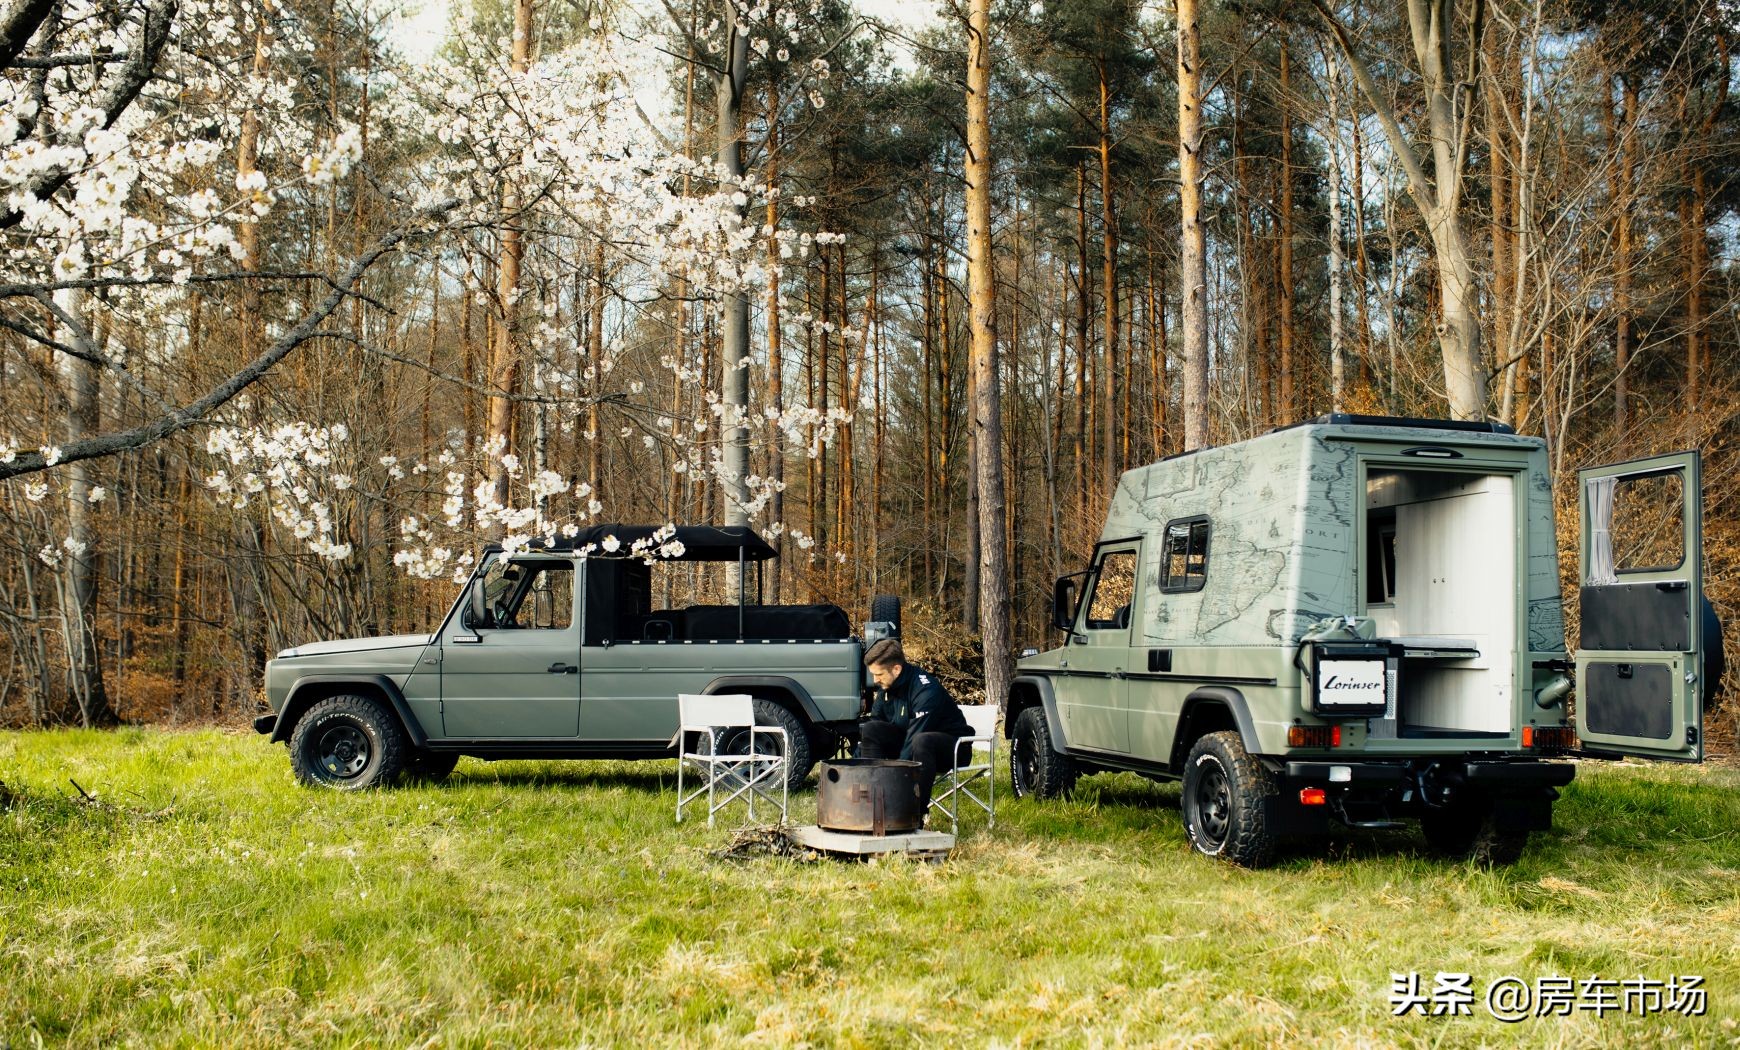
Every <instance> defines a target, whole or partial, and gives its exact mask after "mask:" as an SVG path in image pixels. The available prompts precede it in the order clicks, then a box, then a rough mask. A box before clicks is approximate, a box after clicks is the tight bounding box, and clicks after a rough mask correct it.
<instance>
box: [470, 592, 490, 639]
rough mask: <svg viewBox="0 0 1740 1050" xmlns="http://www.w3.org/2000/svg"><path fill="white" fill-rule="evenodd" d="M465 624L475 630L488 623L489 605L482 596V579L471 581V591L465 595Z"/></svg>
mask: <svg viewBox="0 0 1740 1050" xmlns="http://www.w3.org/2000/svg"><path fill="white" fill-rule="evenodd" d="M465 613H466V615H465V626H466V627H469V628H470V629H471V630H473V631H475V630H478V629H480V628H483V627H487V626H488V625H489V607H488V606H487V605H486V604H485V602H484V598H483V581H482V580H472V581H471V593H470V594H469V595H467V596H466V602H465Z"/></svg>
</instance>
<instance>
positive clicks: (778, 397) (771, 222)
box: [767, 86, 785, 605]
mask: <svg viewBox="0 0 1740 1050" xmlns="http://www.w3.org/2000/svg"><path fill="white" fill-rule="evenodd" d="M775 97H776V96H775V91H774V88H773V87H771V86H769V87H768V89H767V184H768V186H770V187H773V186H777V185H779V183H778V177H779V120H778V113H777V112H775ZM767 228H768V229H769V230H777V229H779V197H778V195H777V194H774V193H769V194H768V195H767ZM780 269H781V267H780V258H779V242H778V241H777V240H776V239H775V238H773V237H769V238H768V239H767V273H768V278H767V384H768V391H767V401H768V405H769V406H770V407H771V408H772V409H773V411H774V412H775V413H776V414H777V415H780V416H783V414H784V413H785V357H784V343H783V342H782V340H781V332H780V328H779V324H780V321H779V278H780ZM783 437H784V431H783V430H781V429H780V427H779V425H778V424H777V423H775V425H773V426H770V427H768V428H767V459H768V476H769V477H770V478H771V479H772V481H773V494H772V496H771V497H770V499H769V503H768V520H769V521H770V522H772V523H773V524H774V525H776V526H779V525H783V523H784V522H785V492H784V488H785V443H784V441H783ZM783 565H784V559H783V558H781V559H775V560H774V563H773V565H772V566H771V568H772V577H773V579H772V580H771V581H770V582H771V586H770V588H769V592H770V593H769V596H768V601H769V602H771V603H772V604H774V605H778V604H780V596H781V594H782V593H783V588H782V587H781V586H780V584H781V581H782V578H783V577H784V575H785V570H784V568H783Z"/></svg>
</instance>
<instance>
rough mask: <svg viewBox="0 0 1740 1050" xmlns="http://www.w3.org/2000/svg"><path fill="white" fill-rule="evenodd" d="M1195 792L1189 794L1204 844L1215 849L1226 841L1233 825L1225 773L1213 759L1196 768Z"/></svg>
mask: <svg viewBox="0 0 1740 1050" xmlns="http://www.w3.org/2000/svg"><path fill="white" fill-rule="evenodd" d="M1196 769H1197V777H1196V790H1195V791H1193V792H1191V796H1190V799H1191V809H1193V810H1194V811H1195V815H1196V826H1197V828H1198V829H1199V831H1200V832H1201V835H1202V839H1203V841H1204V842H1206V843H1208V844H1209V845H1211V846H1218V845H1220V844H1221V843H1223V842H1225V841H1226V834H1227V828H1228V827H1229V826H1230V825H1231V823H1232V786H1231V785H1230V784H1229V783H1228V782H1227V778H1226V770H1225V769H1223V768H1221V764H1220V763H1219V762H1217V761H1214V760H1212V759H1211V760H1209V761H1207V762H1203V763H1202V764H1201V765H1198V766H1197V767H1196Z"/></svg>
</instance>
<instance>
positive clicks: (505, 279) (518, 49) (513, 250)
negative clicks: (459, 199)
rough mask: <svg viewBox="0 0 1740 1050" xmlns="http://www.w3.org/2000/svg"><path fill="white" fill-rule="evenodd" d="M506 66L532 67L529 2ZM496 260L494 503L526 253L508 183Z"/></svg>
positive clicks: (500, 487) (502, 484) (503, 477)
mask: <svg viewBox="0 0 1740 1050" xmlns="http://www.w3.org/2000/svg"><path fill="white" fill-rule="evenodd" d="M511 46H512V54H511V58H510V62H511V68H512V70H513V72H514V73H515V74H516V75H519V74H523V73H525V72H526V70H527V69H529V68H530V67H531V54H532V2H531V0H515V2H514V35H513V41H512V45H511ZM501 214H502V231H501V262H500V264H499V265H498V267H497V269H496V301H497V308H498V309H499V310H500V312H501V320H500V323H498V324H497V325H496V328H495V341H494V345H493V346H491V348H490V361H489V382H490V391H491V392H490V395H489V442H488V444H489V450H490V451H489V465H488V471H489V481H490V488H491V490H493V491H494V493H495V498H496V500H497V502H500V503H504V504H505V503H507V502H508V475H507V469H506V468H505V467H504V466H503V464H502V455H503V454H504V453H506V452H508V451H510V442H511V441H512V440H513V417H514V404H515V402H514V400H513V398H512V397H511V396H510V395H512V394H513V393H514V392H515V391H516V390H517V389H518V386H519V380H520V347H519V343H520V307H519V297H520V262H521V260H522V259H523V258H524V256H525V244H524V242H523V241H522V239H521V232H520V224H521V222H522V216H521V215H520V196H519V189H518V188H517V187H515V186H513V185H512V184H511V183H510V184H509V185H508V186H506V187H505V188H504V189H503V191H502V201H501Z"/></svg>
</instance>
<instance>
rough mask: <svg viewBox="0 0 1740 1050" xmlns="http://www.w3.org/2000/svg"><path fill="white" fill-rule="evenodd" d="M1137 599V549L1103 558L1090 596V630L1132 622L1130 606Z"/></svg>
mask: <svg viewBox="0 0 1740 1050" xmlns="http://www.w3.org/2000/svg"><path fill="white" fill-rule="evenodd" d="M1135 600H1136V552H1135V551H1112V552H1111V553H1109V554H1107V555H1106V556H1105V557H1103V558H1101V559H1100V569H1099V573H1098V574H1097V575H1096V577H1095V579H1094V593H1093V596H1092V597H1091V598H1090V599H1088V607H1087V611H1088V612H1087V626H1088V629H1089V630H1095V631H1107V630H1120V629H1122V628H1125V627H1128V626H1130V606H1131V604H1132V603H1133V602H1134V601H1135Z"/></svg>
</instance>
